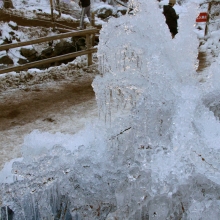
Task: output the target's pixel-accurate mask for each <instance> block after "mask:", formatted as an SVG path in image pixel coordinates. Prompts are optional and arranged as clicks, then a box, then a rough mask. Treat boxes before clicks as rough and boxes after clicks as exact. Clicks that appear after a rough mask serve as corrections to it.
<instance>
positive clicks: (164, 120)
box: [93, 0, 198, 145]
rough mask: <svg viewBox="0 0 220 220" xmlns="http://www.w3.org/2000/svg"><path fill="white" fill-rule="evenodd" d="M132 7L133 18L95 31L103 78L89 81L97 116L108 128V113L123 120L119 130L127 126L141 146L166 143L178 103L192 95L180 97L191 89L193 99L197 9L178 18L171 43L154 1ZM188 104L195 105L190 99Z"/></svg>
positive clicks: (139, 3)
mask: <svg viewBox="0 0 220 220" xmlns="http://www.w3.org/2000/svg"><path fill="white" fill-rule="evenodd" d="M131 3H132V5H133V7H134V10H133V13H132V14H128V15H127V16H124V17H122V18H120V19H114V18H113V19H111V20H110V21H109V22H108V23H107V24H106V25H105V26H104V27H103V28H102V30H101V33H100V43H99V46H98V57H99V68H100V72H101V73H102V74H103V77H97V78H96V79H95V81H94V82H93V86H94V90H95V93H96V97H97V103H98V106H99V113H100V116H101V117H103V118H104V119H105V121H106V122H107V123H106V125H107V126H110V127H111V125H114V126H115V127H117V126H118V125H117V124H118V123H117V122H118V121H119V120H118V119H116V121H115V122H114V123H113V121H114V118H115V117H116V116H113V115H120V117H125V116H127V117H126V119H125V120H122V119H121V120H120V121H123V122H124V123H125V125H123V126H124V130H125V129H127V128H130V127H131V129H130V130H132V134H133V137H132V139H133V141H134V142H136V141H137V140H135V139H138V140H139V141H138V142H139V144H140V145H147V144H149V142H151V143H152V142H155V141H156V144H158V143H159V144H166V145H167V144H168V143H170V140H171V139H172V137H171V136H172V131H171V130H170V129H172V123H173V118H174V117H175V114H176V112H177V111H178V108H179V106H180V105H182V104H181V102H184V101H183V100H187V99H188V97H187V96H191V94H190V92H188V94H183V93H185V91H186V90H188V91H190V90H191V92H192V93H193V96H192V97H191V98H190V99H194V98H197V95H198V92H197V91H196V90H197V88H196V86H195V85H196V83H197V82H196V79H195V75H196V65H197V59H196V58H197V47H198V40H197V39H196V36H195V33H194V32H193V31H192V29H193V24H194V18H195V14H196V7H193V6H192V5H191V6H190V7H188V14H187V15H183V16H182V18H181V16H180V21H179V26H180V28H179V34H178V35H177V36H176V38H175V39H172V38H171V34H170V32H169V29H168V27H167V25H166V23H165V17H164V15H163V14H162V11H161V10H159V8H158V5H157V3H156V1H149V2H146V1H141V0H138V1H131ZM185 36H187V38H185ZM186 87H187V89H186ZM191 103H192V105H194V104H193V100H192V101H191ZM192 108H194V107H192ZM191 113H192V112H191ZM128 121H129V123H130V125H129V123H128ZM152 125H154V126H152ZM123 126H122V128H121V130H123ZM119 127H120V126H119ZM141 139H142V142H143V143H141V141H140V140H141ZM164 141H165V142H166V143H165V142H164ZM160 142H161V143H160ZM162 142H164V143H162Z"/></svg>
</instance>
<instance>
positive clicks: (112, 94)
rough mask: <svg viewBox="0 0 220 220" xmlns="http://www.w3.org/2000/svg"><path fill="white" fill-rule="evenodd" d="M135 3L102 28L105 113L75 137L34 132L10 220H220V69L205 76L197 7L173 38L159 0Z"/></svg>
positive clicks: (8, 188) (8, 190)
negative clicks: (200, 58)
mask: <svg viewBox="0 0 220 220" xmlns="http://www.w3.org/2000/svg"><path fill="white" fill-rule="evenodd" d="M146 2H147V3H146ZM130 4H132V7H134V10H133V12H132V14H127V15H126V16H123V17H120V18H119V19H114V18H112V19H110V20H109V22H108V23H107V24H106V25H104V27H103V28H102V30H101V33H100V43H99V46H98V57H99V68H100V72H101V73H102V76H99V77H97V78H96V79H95V80H94V82H93V87H94V90H95V93H96V98H97V104H98V108H99V115H100V119H99V120H98V121H97V122H93V123H92V124H90V125H88V126H87V127H86V129H85V130H82V131H81V132H79V133H77V134H76V135H75V136H70V135H69V136H66V135H62V134H56V135H52V136H51V135H50V134H47V133H43V134H42V133H38V132H37V131H34V132H32V133H31V134H30V135H29V136H27V138H26V139H25V142H24V148H23V156H24V158H23V160H22V161H18V162H14V164H13V169H12V172H13V173H14V174H16V175H15V176H14V181H12V182H8V183H2V184H1V195H2V202H3V208H2V210H1V213H2V216H3V217H2V218H3V219H6V215H9V214H10V215H11V216H13V219H16V220H17V219H18V220H19V219H66V220H67V219H74V220H78V219H83V220H84V219H88V220H91V219H94V220H96V219H97V220H98V219H107V220H113V219H115V220H116V219H119V220H122V219H126V220H134V219H135V220H140V219H143V220H145V219H146V220H147V219H149V220H152V219H156V220H165V219H183V220H184V219H185V220H188V219H193V220H197V219H198V220H199V219H204V220H207V219H210V220H211V219H219V218H220V200H219V198H220V164H219V163H220V162H219V153H220V152H219V147H220V122H219V117H220V114H219V110H220V104H219V103H220V99H219V93H220V90H219V88H218V87H219V86H218V83H216V79H219V76H218V75H219V70H218V65H217V64H213V65H212V67H211V68H210V69H209V71H210V72H209V73H207V75H208V76H209V77H206V81H205V82H199V80H198V79H199V77H198V73H197V72H196V67H197V59H196V58H197V48H198V40H197V38H196V36H195V33H194V31H193V25H194V21H195V17H196V5H192V4H191V5H189V6H188V10H187V14H185V15H182V17H180V21H179V25H180V28H179V34H178V35H177V36H176V38H175V39H173V40H172V39H171V35H170V33H169V31H168V28H167V26H166V24H165V23H164V17H163V14H162V13H161V11H160V10H159V9H158V5H157V3H156V1H146V0H131V1H130ZM182 36H187V38H183V37H182ZM38 139H39V141H38ZM2 182H3V181H2ZM8 210H12V211H11V212H9V211H8Z"/></svg>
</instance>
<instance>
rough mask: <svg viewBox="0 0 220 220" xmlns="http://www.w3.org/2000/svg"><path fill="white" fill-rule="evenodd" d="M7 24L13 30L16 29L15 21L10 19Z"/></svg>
mask: <svg viewBox="0 0 220 220" xmlns="http://www.w3.org/2000/svg"><path fill="white" fill-rule="evenodd" d="M8 26H9V27H10V28H11V29H12V30H15V31H17V30H18V25H17V24H16V23H15V22H12V21H10V22H9V23H8Z"/></svg>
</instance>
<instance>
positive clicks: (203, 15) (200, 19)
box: [196, 12, 208, 22]
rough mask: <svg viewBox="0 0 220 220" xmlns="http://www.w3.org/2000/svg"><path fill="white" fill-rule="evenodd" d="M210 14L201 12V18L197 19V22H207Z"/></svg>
mask: <svg viewBox="0 0 220 220" xmlns="http://www.w3.org/2000/svg"><path fill="white" fill-rule="evenodd" d="M207 16H208V14H207V13H206V12H200V14H199V16H198V17H197V18H196V22H206V21H207Z"/></svg>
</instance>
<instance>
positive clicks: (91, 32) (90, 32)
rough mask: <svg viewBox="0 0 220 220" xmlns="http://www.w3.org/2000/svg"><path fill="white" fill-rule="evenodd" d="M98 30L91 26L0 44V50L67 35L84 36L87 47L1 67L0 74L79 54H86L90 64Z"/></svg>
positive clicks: (94, 50)
mask: <svg viewBox="0 0 220 220" xmlns="http://www.w3.org/2000/svg"><path fill="white" fill-rule="evenodd" d="M98 32H99V30H98V29H96V28H91V29H85V30H81V31H71V32H67V33H64V34H57V35H54V36H50V37H42V38H38V39H35V40H30V41H25V42H18V43H13V44H5V45H1V46H0V51H2V50H9V49H11V48H16V47H22V46H27V45H32V44H37V43H42V42H47V41H52V40H58V39H62V38H67V37H76V36H86V48H87V49H86V50H81V51H78V52H74V53H68V54H65V55H61V56H56V57H52V58H48V59H44V60H39V61H36V62H31V63H27V64H23V65H19V66H14V67H9V68H5V69H1V70H0V74H3V73H8V72H12V71H20V70H27V69H28V68H32V67H36V66H40V65H43V64H46V63H53V62H57V61H61V60H66V59H69V58H74V57H77V56H81V55H88V65H91V64H92V53H95V52H97V49H96V48H94V47H93V39H94V36H95V34H96V33H98Z"/></svg>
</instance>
